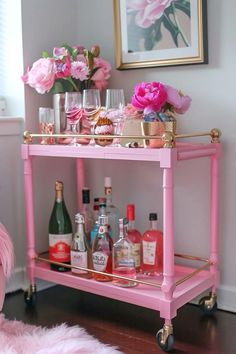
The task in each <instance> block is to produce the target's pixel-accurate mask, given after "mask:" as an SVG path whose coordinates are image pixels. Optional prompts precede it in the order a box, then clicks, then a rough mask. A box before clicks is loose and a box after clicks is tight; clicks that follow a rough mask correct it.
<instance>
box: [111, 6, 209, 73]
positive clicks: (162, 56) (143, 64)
mask: <svg viewBox="0 0 236 354" xmlns="http://www.w3.org/2000/svg"><path fill="white" fill-rule="evenodd" d="M113 5H114V24H115V56H116V67H117V69H121V70H122V69H136V68H147V67H158V66H171V65H186V64H203V63H205V64H207V63H208V53H207V0H159V1H158V0H155V1H147V0H113Z"/></svg>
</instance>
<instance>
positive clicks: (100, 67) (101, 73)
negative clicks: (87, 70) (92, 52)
mask: <svg viewBox="0 0 236 354" xmlns="http://www.w3.org/2000/svg"><path fill="white" fill-rule="evenodd" d="M94 68H95V69H97V70H96V72H95V73H94V74H93V76H92V78H91V80H92V81H94V86H95V87H96V88H97V89H99V90H100V91H101V90H104V89H105V88H106V87H107V86H108V79H109V78H110V76H111V64H110V63H108V61H106V60H105V59H102V58H94Z"/></svg>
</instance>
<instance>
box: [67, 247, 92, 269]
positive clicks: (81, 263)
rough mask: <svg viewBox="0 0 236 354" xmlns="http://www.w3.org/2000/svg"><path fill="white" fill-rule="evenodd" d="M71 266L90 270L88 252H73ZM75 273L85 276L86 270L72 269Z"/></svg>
mask: <svg viewBox="0 0 236 354" xmlns="http://www.w3.org/2000/svg"><path fill="white" fill-rule="evenodd" d="M70 255H71V265H72V266H76V267H82V268H88V252H87V251H85V252H78V251H71V253H70ZM72 272H73V273H77V274H85V273H88V272H87V271H86V270H82V269H75V268H72Z"/></svg>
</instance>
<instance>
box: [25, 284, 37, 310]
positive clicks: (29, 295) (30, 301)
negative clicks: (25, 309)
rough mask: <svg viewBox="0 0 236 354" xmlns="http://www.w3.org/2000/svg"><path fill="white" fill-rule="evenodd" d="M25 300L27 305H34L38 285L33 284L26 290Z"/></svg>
mask: <svg viewBox="0 0 236 354" xmlns="http://www.w3.org/2000/svg"><path fill="white" fill-rule="evenodd" d="M24 300H25V303H26V305H28V306H34V305H35V304H36V300H37V297H36V285H35V284H31V285H30V286H29V288H28V289H27V290H25V291H24Z"/></svg>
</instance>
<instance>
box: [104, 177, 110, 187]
mask: <svg viewBox="0 0 236 354" xmlns="http://www.w3.org/2000/svg"><path fill="white" fill-rule="evenodd" d="M104 186H105V187H111V177H105V178H104Z"/></svg>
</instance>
